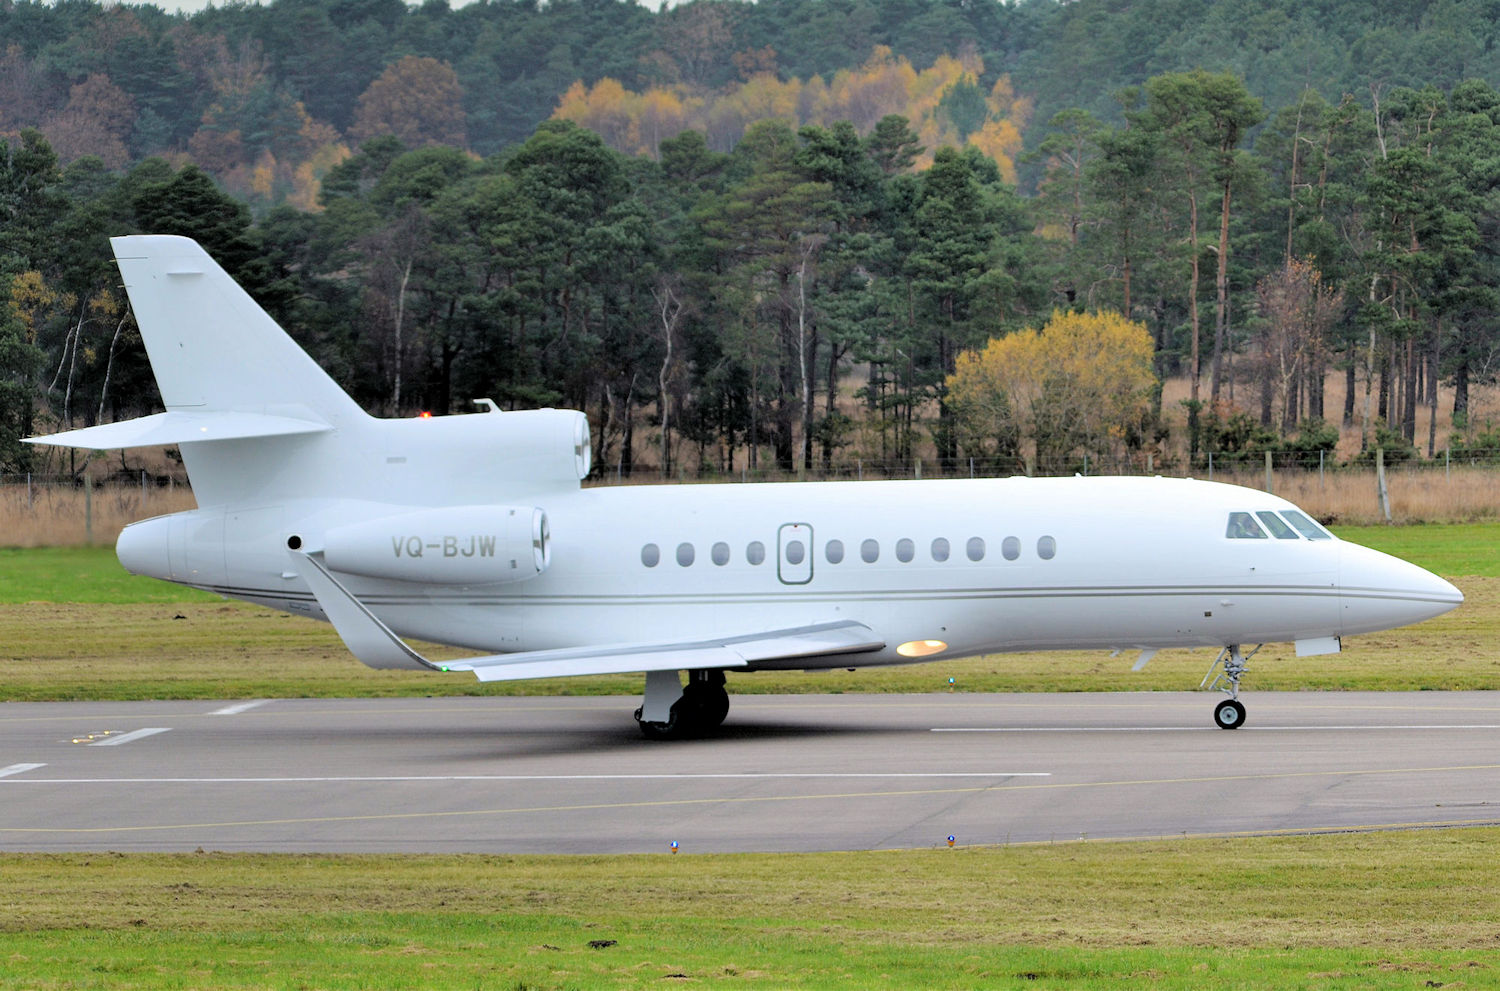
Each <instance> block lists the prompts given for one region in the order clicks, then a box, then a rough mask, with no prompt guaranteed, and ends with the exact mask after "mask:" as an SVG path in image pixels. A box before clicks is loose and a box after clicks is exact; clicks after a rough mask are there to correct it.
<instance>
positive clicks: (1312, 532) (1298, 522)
mask: <svg viewBox="0 0 1500 991" xmlns="http://www.w3.org/2000/svg"><path fill="white" fill-rule="evenodd" d="M1281 515H1282V516H1285V517H1286V521H1287V522H1288V523H1290V524H1291V525H1292V526H1294V527H1296V528H1297V531H1298V532H1299V533H1301V534H1302V536H1304V537H1306V538H1307V539H1308V540H1332V539H1333V534H1331V533H1329V532H1328V531H1327V530H1325V529H1323V528H1322V527H1320V526H1318V524H1316V523H1314V522H1313V521H1312V520H1310V519H1308V518H1307V517H1306V516H1304V515H1303V514H1302V513H1299V512H1297V511H1296V510H1295V509H1284V510H1282V511H1281Z"/></svg>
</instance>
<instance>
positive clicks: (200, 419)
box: [26, 411, 333, 451]
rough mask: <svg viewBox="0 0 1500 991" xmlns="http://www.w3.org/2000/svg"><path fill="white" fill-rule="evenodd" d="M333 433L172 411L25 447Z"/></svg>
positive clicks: (109, 446)
mask: <svg viewBox="0 0 1500 991" xmlns="http://www.w3.org/2000/svg"><path fill="white" fill-rule="evenodd" d="M332 429H333V428H332V427H330V426H329V425H328V424H326V423H317V422H315V421H313V420H302V419H298V418H296V417H291V416H271V415H269V414H266V413H235V412H231V411H215V412H202V413H190V412H182V411H171V412H167V413H157V414H155V415H153V416H143V417H140V418H138V419H135V420H121V421H120V422H119V423H104V424H100V425H99V426H97V427H85V428H83V429H82V430H67V431H64V432H63V433H60V434H48V435H47V436H45V437H27V438H26V443H28V444H50V445H52V446H54V447H81V448H86V449H87V450H90V451H111V450H114V449H116V448H122V447H158V446H163V445H167V444H187V443H192V442H196V441H210V440H244V439H246V438H249V437H283V436H291V435H293V434H315V433H322V432H324V431H327V430H332Z"/></svg>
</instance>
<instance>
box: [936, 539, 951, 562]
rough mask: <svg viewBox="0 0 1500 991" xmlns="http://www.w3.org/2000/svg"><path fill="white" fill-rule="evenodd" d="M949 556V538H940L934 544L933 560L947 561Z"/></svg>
mask: <svg viewBox="0 0 1500 991" xmlns="http://www.w3.org/2000/svg"><path fill="white" fill-rule="evenodd" d="M948 554H949V549H948V538H947V537H938V538H937V539H936V540H934V541H933V542H932V559H933V560H934V561H946V560H948Z"/></svg>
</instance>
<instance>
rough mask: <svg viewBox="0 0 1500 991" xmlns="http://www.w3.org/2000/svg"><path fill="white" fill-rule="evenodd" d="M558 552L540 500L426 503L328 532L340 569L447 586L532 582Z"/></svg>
mask: <svg viewBox="0 0 1500 991" xmlns="http://www.w3.org/2000/svg"><path fill="white" fill-rule="evenodd" d="M293 539H297V538H295V537H294V538H293ZM551 556H552V547H551V533H550V531H549V529H548V526H547V514H546V513H545V512H544V511H542V510H541V509H538V508H536V507H534V506H454V507H449V508H444V509H423V510H417V511H414V512H410V513H398V514H396V515H394V516H382V517H380V518H378V519H374V520H367V521H365V522H363V523H353V524H350V525H348V526H341V527H334V528H333V529H330V530H329V531H327V533H325V534H324V536H323V561H324V563H325V564H327V565H328V567H329V568H331V569H332V570H334V571H340V572H343V573H345V574H351V575H364V576H366V577H369V578H391V579H394V580H396V581H406V582H431V583H435V584H440V585H493V584H498V583H500V582H519V581H525V580H527V579H528V578H535V577H536V576H537V575H539V574H541V573H542V572H543V571H546V570H547V565H548V563H549V562H550V560H551Z"/></svg>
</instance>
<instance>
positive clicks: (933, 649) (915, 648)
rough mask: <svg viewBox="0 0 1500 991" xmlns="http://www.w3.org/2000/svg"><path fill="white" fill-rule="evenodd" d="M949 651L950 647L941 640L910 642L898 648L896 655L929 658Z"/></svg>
mask: <svg viewBox="0 0 1500 991" xmlns="http://www.w3.org/2000/svg"><path fill="white" fill-rule="evenodd" d="M947 649H948V645H947V644H945V643H943V641H941V640H908V641H907V642H906V643H904V644H902V645H901V646H899V647H897V648H896V653H898V654H900V655H901V656H902V657H927V656H929V655H932V654H937V653H940V652H941V651H945V650H947Z"/></svg>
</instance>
